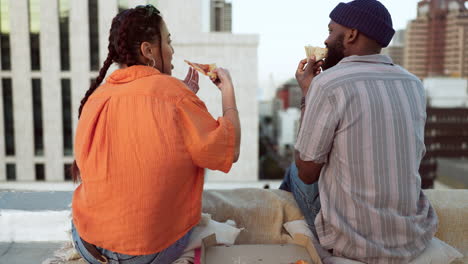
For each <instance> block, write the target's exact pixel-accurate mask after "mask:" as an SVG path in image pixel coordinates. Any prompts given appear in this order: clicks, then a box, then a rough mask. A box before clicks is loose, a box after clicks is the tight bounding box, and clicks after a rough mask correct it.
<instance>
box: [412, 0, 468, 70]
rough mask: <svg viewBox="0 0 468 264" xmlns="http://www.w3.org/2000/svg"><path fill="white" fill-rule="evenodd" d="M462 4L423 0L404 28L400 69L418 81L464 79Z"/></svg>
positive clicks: (466, 39) (467, 55) (466, 43)
mask: <svg viewBox="0 0 468 264" xmlns="http://www.w3.org/2000/svg"><path fill="white" fill-rule="evenodd" d="M465 2H466V0H423V1H420V2H419V3H418V14H417V18H416V19H414V20H413V21H411V22H410V23H409V24H408V28H407V30H406V47H405V56H404V57H405V58H404V65H405V67H406V68H407V69H408V70H409V71H410V72H412V73H414V74H416V75H417V76H418V77H419V78H426V77H430V76H452V77H468V10H467V9H466V7H465Z"/></svg>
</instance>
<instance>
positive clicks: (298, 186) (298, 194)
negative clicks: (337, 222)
mask: <svg viewBox="0 0 468 264" xmlns="http://www.w3.org/2000/svg"><path fill="white" fill-rule="evenodd" d="M279 188H280V189H281V190H284V191H288V192H291V193H292V194H293V196H294V199H295V200H296V203H297V205H298V206H299V209H300V210H301V212H302V214H304V218H305V221H306V222H307V224H308V225H309V229H310V231H312V233H313V234H314V235H315V237H316V238H317V231H316V230H315V224H314V222H315V217H316V216H317V214H318V213H319V211H320V208H321V206H320V196H319V189H318V182H316V183H313V184H305V183H304V182H302V180H301V179H300V178H299V174H298V170H297V167H296V164H295V163H292V164H291V166H290V167H289V168H288V169H287V170H286V173H285V175H284V179H283V182H282V183H281V185H280V187H279Z"/></svg>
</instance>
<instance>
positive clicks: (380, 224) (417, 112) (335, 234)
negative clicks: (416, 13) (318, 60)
mask: <svg viewBox="0 0 468 264" xmlns="http://www.w3.org/2000/svg"><path fill="white" fill-rule="evenodd" d="M307 102H308V103H307V104H306V105H308V106H310V107H311V109H306V111H305V115H304V120H303V123H302V126H303V127H302V128H301V130H304V131H303V133H300V137H299V138H298V143H297V144H298V146H301V147H300V148H299V149H303V150H304V149H306V150H310V151H304V152H301V158H303V159H304V160H314V161H316V162H325V165H324V167H323V169H322V172H321V176H320V179H319V189H320V190H319V193H320V203H321V211H320V213H319V214H318V215H317V217H316V219H315V227H316V231H317V234H318V237H319V239H320V243H321V244H322V246H324V247H325V248H333V250H334V255H342V256H345V257H347V258H352V259H357V260H360V261H364V262H366V263H402V262H407V261H408V260H410V259H412V258H414V257H415V256H417V255H418V254H419V253H420V252H421V251H422V250H424V248H425V246H426V245H427V243H428V242H429V241H430V240H431V239H432V237H433V235H434V233H435V231H436V227H437V216H436V215H435V212H434V210H433V209H432V207H431V206H430V203H429V201H428V200H427V199H426V197H425V196H424V194H423V193H422V191H421V179H420V175H419V173H418V169H419V165H420V162H421V159H422V157H423V156H424V152H425V147H424V124H425V118H426V111H425V107H426V102H425V95H424V88H423V86H422V84H421V82H420V81H419V80H418V79H417V78H416V77H414V76H413V75H411V74H409V73H408V72H407V71H405V70H404V69H402V68H401V67H399V66H395V65H393V64H392V62H391V59H390V58H389V57H387V56H382V55H370V56H351V57H347V58H345V59H343V60H342V61H341V62H340V63H339V64H338V65H337V66H335V67H333V68H331V69H330V70H328V71H325V72H323V73H322V74H321V75H319V76H318V77H316V79H315V80H314V82H313V85H312V87H311V88H310V91H309V93H308V95H307ZM318 131H320V133H318ZM307 134H310V135H321V136H319V137H312V138H311V137H307V136H306V135H307Z"/></svg>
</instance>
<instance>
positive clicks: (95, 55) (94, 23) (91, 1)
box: [88, 0, 99, 71]
mask: <svg viewBox="0 0 468 264" xmlns="http://www.w3.org/2000/svg"><path fill="white" fill-rule="evenodd" d="M88 12H89V49H90V67H91V70H92V71H98V70H99V23H98V14H99V12H98V1H97V0H88Z"/></svg>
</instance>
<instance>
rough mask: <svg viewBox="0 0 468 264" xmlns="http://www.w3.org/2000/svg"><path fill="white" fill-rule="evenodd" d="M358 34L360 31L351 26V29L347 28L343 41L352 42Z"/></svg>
mask: <svg viewBox="0 0 468 264" xmlns="http://www.w3.org/2000/svg"><path fill="white" fill-rule="evenodd" d="M359 34H360V32H359V31H358V30H357V29H355V28H352V29H350V30H348V32H347V33H346V39H345V41H346V42H347V43H354V42H356V40H357V38H358V36H359Z"/></svg>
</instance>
